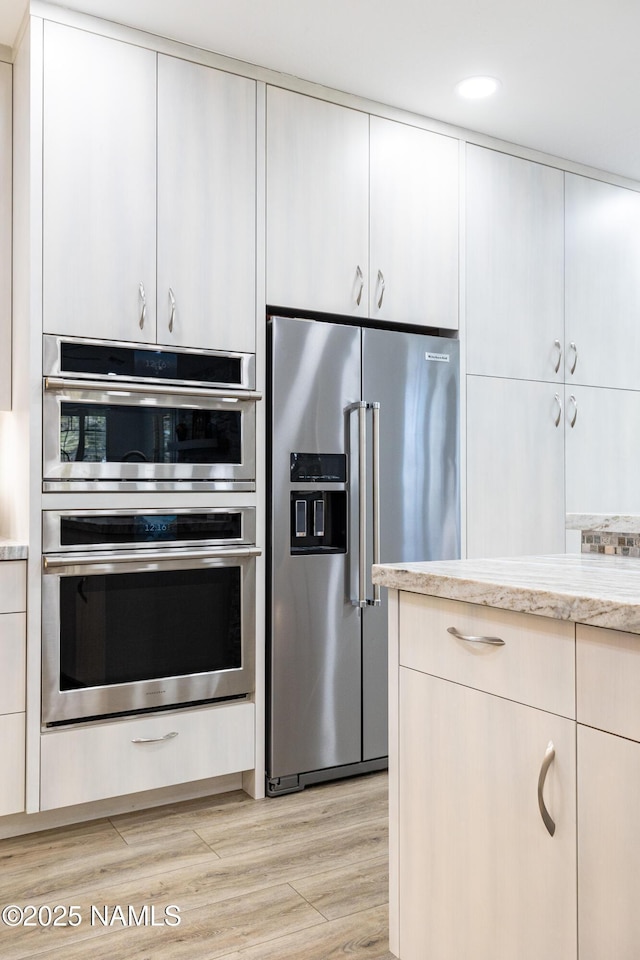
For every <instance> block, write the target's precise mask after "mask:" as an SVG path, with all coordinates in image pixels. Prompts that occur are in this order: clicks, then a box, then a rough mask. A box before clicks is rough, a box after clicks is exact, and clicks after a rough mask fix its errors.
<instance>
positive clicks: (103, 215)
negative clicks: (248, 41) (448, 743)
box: [43, 21, 256, 352]
mask: <svg viewBox="0 0 640 960" xmlns="http://www.w3.org/2000/svg"><path fill="white" fill-rule="evenodd" d="M44 30H45V35H44V157H43V166H44V209H43V244H44V253H43V272H44V276H43V288H44V289H43V292H44V331H45V332H46V333H58V334H69V335H75V336H84V337H87V336H92V337H97V338H108V339H111V340H114V339H115V340H118V339H120V340H134V341H141V342H147V343H155V342H158V343H162V344H168V345H179V346H191V347H201V348H210V349H224V350H238V351H248V352H253V351H254V350H255V329H254V328H255V264H256V259H255V258H256V254H255V230H256V85H255V82H254V81H252V80H249V79H247V78H245V77H239V76H235V75H231V74H227V73H224V72H222V71H220V70H215V69H213V68H210V67H207V66H204V65H202V64H196V63H191V62H188V61H185V60H181V59H179V58H176V57H171V56H166V55H163V54H156V53H155V51H153V50H147V49H144V48H142V47H138V46H135V45H133V44H130V43H123V42H122V41H119V40H114V39H111V38H108V37H102V36H98V35H96V34H90V33H87V32H85V31H81V30H77V29H74V28H71V27H67V26H64V25H61V24H57V23H52V22H49V21H47V22H45V24H44ZM70 210H73V216H70V215H69V212H70Z"/></svg>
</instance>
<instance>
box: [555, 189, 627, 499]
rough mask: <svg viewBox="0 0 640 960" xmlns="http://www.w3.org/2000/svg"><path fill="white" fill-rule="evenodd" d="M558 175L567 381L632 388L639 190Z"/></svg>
mask: <svg viewBox="0 0 640 960" xmlns="http://www.w3.org/2000/svg"><path fill="white" fill-rule="evenodd" d="M565 178H566V340H567V344H568V346H569V345H570V344H571V342H573V343H574V344H575V350H574V349H572V348H571V347H570V346H569V349H568V351H567V357H566V362H567V373H566V379H567V382H571V383H576V384H586V385H591V386H596V387H597V386H604V387H619V388H623V389H638V357H639V356H640V324H639V323H638V317H639V316H640V270H639V269H638V242H639V239H640V193H636V192H634V191H633V190H627V189H625V188H623V187H617V186H614V185H613V184H610V183H600V182H599V181H597V180H590V179H588V178H587V177H579V176H577V175H575V174H570V173H567V174H565ZM576 351H577V356H576ZM574 365H575V369H574ZM572 370H573V373H572V372H571V371H572ZM616 509H618V508H617V507H616Z"/></svg>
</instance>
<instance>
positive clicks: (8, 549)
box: [0, 537, 28, 560]
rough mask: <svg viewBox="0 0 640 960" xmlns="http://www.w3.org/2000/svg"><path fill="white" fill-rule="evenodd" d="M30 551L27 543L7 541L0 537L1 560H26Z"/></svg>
mask: <svg viewBox="0 0 640 960" xmlns="http://www.w3.org/2000/svg"><path fill="white" fill-rule="evenodd" d="M27 556H28V549H27V545H26V543H20V542H19V541H18V540H5V539H4V538H3V537H0V560H26V559H27Z"/></svg>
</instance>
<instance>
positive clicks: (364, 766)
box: [267, 317, 460, 795]
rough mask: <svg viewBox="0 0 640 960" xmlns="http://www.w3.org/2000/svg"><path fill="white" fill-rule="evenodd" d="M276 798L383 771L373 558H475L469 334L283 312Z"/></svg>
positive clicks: (274, 519) (276, 367)
mask: <svg viewBox="0 0 640 960" xmlns="http://www.w3.org/2000/svg"><path fill="white" fill-rule="evenodd" d="M268 329H269V338H268V339H269V351H270V389H269V425H270V426H269V444H268V457H269V476H270V482H269V493H268V504H269V512H270V522H269V544H268V547H269V553H268V568H269V571H268V576H269V583H270V590H269V591H268V593H269V598H270V599H269V615H268V657H269V672H268V677H269V684H268V743H267V792H268V793H269V794H271V795H276V794H279V793H285V792H289V791H291V790H296V789H300V788H301V787H303V786H304V785H305V784H306V783H312V782H315V781H319V780H325V779H332V778H335V777H339V776H346V775H349V774H352V773H357V772H365V771H368V770H374V769H380V768H382V767H384V766H386V762H387V761H386V757H387V610H386V603H385V600H384V598H382V599H381V597H380V594H379V591H378V590H377V589H375V588H374V587H373V586H372V585H371V582H370V567H371V563H372V562H375V561H377V560H379V561H381V562H393V561H396V560H398V561H399V560H431V559H445V558H455V557H459V556H460V502H459V500H460V498H459V460H458V446H459V441H458V437H459V426H458V395H459V344H458V341H456V340H452V339H445V338H440V337H434V336H424V335H421V334H414V333H405V332H400V331H390V330H382V329H370V328H359V327H357V326H352V325H346V324H341V323H333V322H324V321H317V320H303V319H297V318H295V319H294V318H289V317H271V318H269V324H268Z"/></svg>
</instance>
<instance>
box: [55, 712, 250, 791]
mask: <svg viewBox="0 0 640 960" xmlns="http://www.w3.org/2000/svg"><path fill="white" fill-rule="evenodd" d="M254 710H255V707H254V704H253V703H221V704H216V705H213V706H207V707H199V708H195V709H192V710H180V711H174V712H167V713H161V714H155V715H153V716H141V717H132V718H130V719H126V720H114V721H111V722H109V723H96V724H91V725H86V726H82V727H74V728H67V729H64V730H51V731H48V732H46V733H44V734H43V735H42V738H41V751H40V763H41V783H40V807H41V809H42V810H51V809H54V808H56V807H65V806H69V805H71V804H77V803H88V802H90V801H93V800H102V799H104V798H107V797H115V796H124V795H126V794H130V793H137V792H139V791H141V790H154V789H157V788H160V787H167V786H173V785H175V784H179V783H187V782H190V781H194V780H205V779H208V778H210V777H220V776H224V775H225V774H228V773H238V772H240V771H243V770H250V769H252V768H253V767H254V766H255V744H254Z"/></svg>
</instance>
